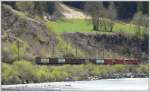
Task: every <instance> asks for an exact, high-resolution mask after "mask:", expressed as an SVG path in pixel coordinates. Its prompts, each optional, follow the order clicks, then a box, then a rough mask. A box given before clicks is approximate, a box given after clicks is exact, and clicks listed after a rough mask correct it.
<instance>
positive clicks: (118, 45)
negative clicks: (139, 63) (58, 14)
mask: <svg viewBox="0 0 150 92" xmlns="http://www.w3.org/2000/svg"><path fill="white" fill-rule="evenodd" d="M64 37H65V39H66V40H68V41H69V42H71V43H73V44H74V45H75V46H76V47H78V48H81V49H83V50H85V51H87V52H89V53H91V55H93V54H94V53H92V52H94V50H100V51H101V50H102V49H107V50H112V51H113V52H117V53H120V54H122V55H124V53H123V52H124V50H126V52H129V53H130V54H131V55H133V56H135V57H136V55H137V53H145V57H141V58H146V57H148V56H147V55H148V52H147V49H146V48H148V47H147V46H148V40H147V41H146V40H145V39H144V40H142V39H137V38H134V37H129V36H128V35H124V34H120V33H113V34H111V35H108V34H100V33H94V32H93V33H79V32H76V33H65V34H64ZM94 55H95V54H94Z"/></svg>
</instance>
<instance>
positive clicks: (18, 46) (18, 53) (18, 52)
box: [17, 40, 20, 61]
mask: <svg viewBox="0 0 150 92" xmlns="http://www.w3.org/2000/svg"><path fill="white" fill-rule="evenodd" d="M17 48H18V51H17V55H18V61H19V60H20V51H19V50H20V45H19V40H18V41H17Z"/></svg>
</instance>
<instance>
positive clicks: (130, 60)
mask: <svg viewBox="0 0 150 92" xmlns="http://www.w3.org/2000/svg"><path fill="white" fill-rule="evenodd" d="M125 61H126V63H127V64H134V65H136V64H138V60H137V59H128V60H125Z"/></svg>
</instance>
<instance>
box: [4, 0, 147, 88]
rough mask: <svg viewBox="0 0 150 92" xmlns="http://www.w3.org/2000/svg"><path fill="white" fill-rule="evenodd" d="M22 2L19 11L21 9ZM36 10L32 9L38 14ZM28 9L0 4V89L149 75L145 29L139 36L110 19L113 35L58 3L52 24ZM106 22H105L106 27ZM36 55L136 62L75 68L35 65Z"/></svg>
mask: <svg viewBox="0 0 150 92" xmlns="http://www.w3.org/2000/svg"><path fill="white" fill-rule="evenodd" d="M27 3H28V2H27ZM22 4H24V3H22ZM22 4H21V8H26V6H24V7H22ZM42 4H43V3H42ZM29 5H30V2H29ZM36 5H37V3H36ZM31 6H32V4H31ZM16 7H17V6H16ZM39 7H40V6H39ZM39 7H38V8H37V10H40V8H39ZM27 8H28V7H27ZM28 10H29V9H27V10H25V11H23V10H19V9H15V8H12V6H11V5H7V4H2V18H1V19H2V22H1V23H2V30H1V33H2V35H1V37H2V84H3V85H4V84H6V85H8V84H24V83H37V82H39V83H41V82H54V81H79V80H93V79H94V80H95V79H106V78H126V77H128V78H132V77H135V78H137V77H140V78H145V77H146V78H147V77H148V69H149V68H148V36H149V35H148V32H147V28H145V27H143V26H141V25H140V28H141V31H140V32H139V31H137V28H139V26H137V25H136V24H132V23H128V24H127V23H124V22H122V21H118V20H115V21H113V23H114V28H113V29H112V31H107V30H105V31H104V29H105V26H102V28H104V29H102V30H100V31H95V30H93V25H92V23H91V20H90V19H88V20H86V18H88V16H87V15H86V14H84V12H83V11H81V10H79V9H76V8H73V7H71V6H67V5H65V4H62V3H57V9H56V11H55V12H56V14H58V15H59V17H56V16H57V15H55V13H54V16H55V17H56V19H55V20H53V19H46V20H45V15H44V14H48V13H47V12H45V11H44V13H43V11H40V12H38V13H36V14H35V15H31V14H30V13H29V11H28ZM30 12H35V10H31V11H30ZM41 13H43V15H42V14H41ZM47 16H52V15H47ZM107 20H109V19H106V20H104V22H105V23H107ZM35 57H42V58H48V57H50V58H68V57H69V58H77V59H78V58H99V59H101V58H106V59H114V58H117V59H133V58H137V59H138V60H139V64H137V65H128V64H114V65H109V64H108V65H105V64H99V65H98V64H91V63H89V62H88V61H87V62H88V63H86V64H80V65H69V64H62V65H39V64H36V63H35Z"/></svg>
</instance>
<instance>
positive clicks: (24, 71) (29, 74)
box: [13, 60, 33, 81]
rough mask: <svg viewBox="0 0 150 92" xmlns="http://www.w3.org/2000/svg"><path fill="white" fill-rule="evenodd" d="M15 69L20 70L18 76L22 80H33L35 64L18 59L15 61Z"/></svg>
mask: <svg viewBox="0 0 150 92" xmlns="http://www.w3.org/2000/svg"><path fill="white" fill-rule="evenodd" d="M13 69H14V71H18V76H19V77H20V78H21V80H22V81H32V80H33V66H32V64H31V63H30V62H29V61H24V60H21V61H16V62H14V63H13Z"/></svg>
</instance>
